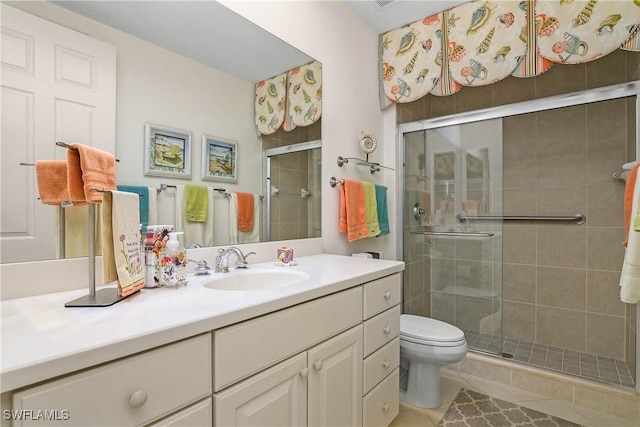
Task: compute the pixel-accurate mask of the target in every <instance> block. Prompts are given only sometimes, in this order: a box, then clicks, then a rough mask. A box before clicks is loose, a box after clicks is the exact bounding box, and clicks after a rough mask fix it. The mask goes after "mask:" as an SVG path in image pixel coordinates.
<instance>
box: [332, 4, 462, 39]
mask: <svg viewBox="0 0 640 427" xmlns="http://www.w3.org/2000/svg"><path fill="white" fill-rule="evenodd" d="M343 1H344V3H346V4H347V6H348V7H349V8H350V9H351V10H352V11H353V12H354V13H355V14H356V15H357V16H359V17H360V19H362V20H363V21H365V22H366V23H367V24H369V25H370V26H371V27H372V28H373V29H374V30H376V33H378V34H381V33H384V32H386V31H389V30H393V29H395V28H399V27H402V26H403V25H407V24H410V23H412V22H415V21H418V20H420V19H422V18H426V17H427V16H431V15H435V14H436V13H438V12H442V11H443V10H447V9H451V8H452V7H455V6H458V5H459V4H462V3H467V2H469V0H343Z"/></svg>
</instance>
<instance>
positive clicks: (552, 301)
mask: <svg viewBox="0 0 640 427" xmlns="http://www.w3.org/2000/svg"><path fill="white" fill-rule="evenodd" d="M586 281H587V278H586V271H585V270H583V269H575V268H552V267H538V270H537V283H538V285H537V303H538V304H540V305H547V306H551V307H558V308H568V309H573V310H585V309H586V306H587V283H586Z"/></svg>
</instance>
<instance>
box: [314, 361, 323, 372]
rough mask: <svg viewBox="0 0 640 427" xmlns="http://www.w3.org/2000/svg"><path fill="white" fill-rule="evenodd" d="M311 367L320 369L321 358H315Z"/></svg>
mask: <svg viewBox="0 0 640 427" xmlns="http://www.w3.org/2000/svg"><path fill="white" fill-rule="evenodd" d="M313 367H314V368H316V371H319V370H320V369H322V360H316V361H315V362H313Z"/></svg>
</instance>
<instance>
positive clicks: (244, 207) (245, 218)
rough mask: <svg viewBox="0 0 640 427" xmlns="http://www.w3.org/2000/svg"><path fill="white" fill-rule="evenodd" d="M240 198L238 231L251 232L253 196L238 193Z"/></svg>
mask: <svg viewBox="0 0 640 427" xmlns="http://www.w3.org/2000/svg"><path fill="white" fill-rule="evenodd" d="M236 194H237V197H238V199H237V200H238V202H237V203H238V208H237V209H238V230H239V231H243V232H245V233H246V232H249V231H252V230H253V222H254V215H253V194H252V193H236Z"/></svg>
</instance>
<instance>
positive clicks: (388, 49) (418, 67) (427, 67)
mask: <svg viewBox="0 0 640 427" xmlns="http://www.w3.org/2000/svg"><path fill="white" fill-rule="evenodd" d="M441 18H442V15H441V14H439V15H433V16H430V17H428V18H425V19H423V20H420V21H416V22H414V23H412V24H410V25H407V26H404V27H401V28H398V29H396V30H392V31H390V32H388V33H386V34H383V35H382V36H381V43H380V44H381V55H382V85H383V86H384V93H385V95H386V96H387V97H388V98H390V99H391V100H393V101H395V102H411V101H414V100H416V99H418V98H421V97H423V96H424V95H426V94H427V93H429V91H430V90H431V89H432V88H433V86H434V85H435V83H436V82H437V81H438V79H439V78H440V70H441V67H442V60H441V56H442V53H441V42H440V38H441V37H440V36H441V34H440V32H441V28H442V22H441Z"/></svg>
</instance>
